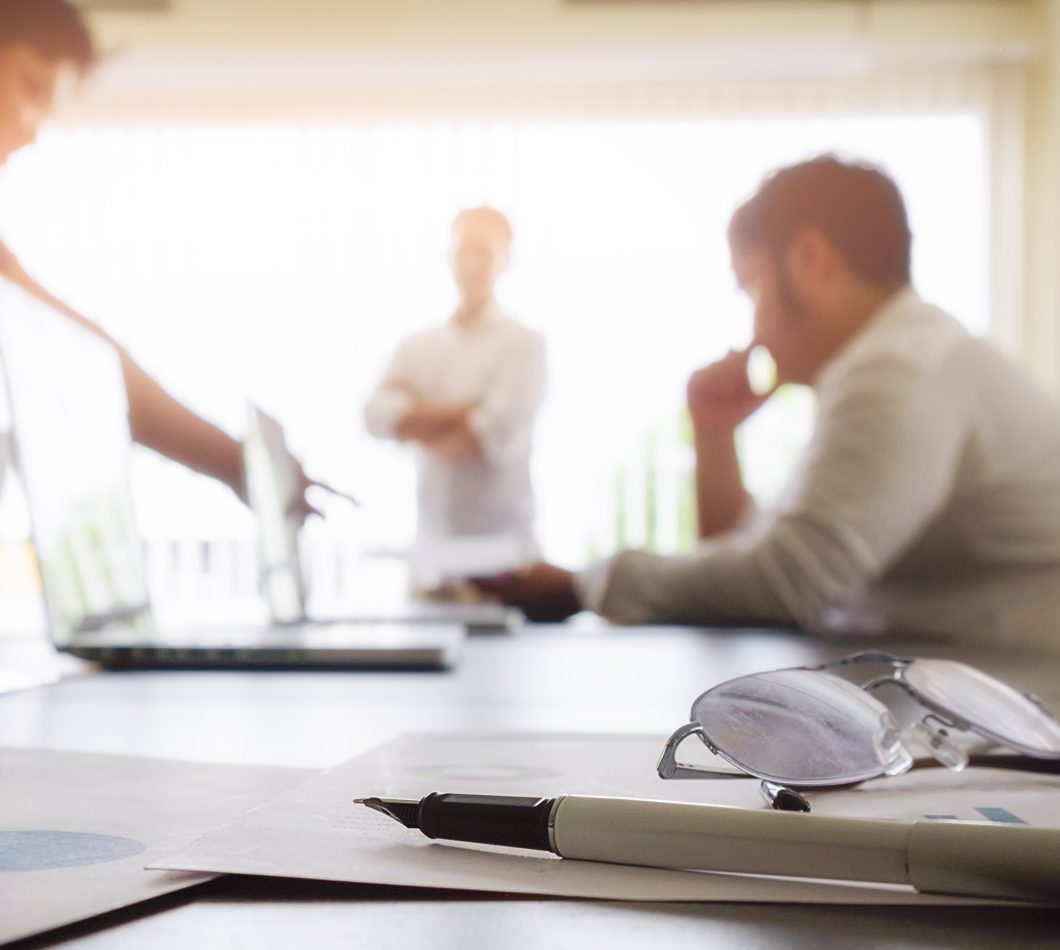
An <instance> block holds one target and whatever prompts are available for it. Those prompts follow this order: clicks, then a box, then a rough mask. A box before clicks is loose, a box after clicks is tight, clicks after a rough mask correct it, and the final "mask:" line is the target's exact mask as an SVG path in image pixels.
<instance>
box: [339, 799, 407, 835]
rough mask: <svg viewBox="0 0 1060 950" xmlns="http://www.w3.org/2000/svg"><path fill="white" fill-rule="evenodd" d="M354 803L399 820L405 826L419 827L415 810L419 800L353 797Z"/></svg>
mask: <svg viewBox="0 0 1060 950" xmlns="http://www.w3.org/2000/svg"><path fill="white" fill-rule="evenodd" d="M353 803H354V804H355V805H364V806H365V807H366V808H371V809H372V811H377V812H379V814H381V815H386V816H387V818H393V819H394V821H399V822H401V824H403V825H404V826H405V827H406V828H419V826H420V823H419V820H418V819H417V817H416V812H417V810H418V808H419V804H420V803H419V802H410V801H404V800H401V799H395V798H355V799H354V800H353Z"/></svg>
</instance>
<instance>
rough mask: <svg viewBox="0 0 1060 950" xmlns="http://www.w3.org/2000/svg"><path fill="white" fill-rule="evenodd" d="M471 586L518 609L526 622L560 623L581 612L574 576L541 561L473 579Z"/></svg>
mask: <svg viewBox="0 0 1060 950" xmlns="http://www.w3.org/2000/svg"><path fill="white" fill-rule="evenodd" d="M474 583H475V585H476V586H477V587H479V588H481V589H482V590H484V591H485V592H486V593H487V594H492V595H493V596H494V597H496V598H498V599H499V600H501V601H502V602H503V603H505V604H507V605H508V606H509V607H519V608H521V609H522V611H523V613H525V614H526V617H527V619H528V620H531V621H534V622H536V623H560V622H562V621H564V620H566V619H567V618H568V617H572V616H574V614H576V613H578V612H579V611H580V610H581V609H582V605H581V601H580V600H579V599H578V594H577V591H576V590H575V587H574V575H573V574H572V573H571V572H570V571H566V570H564V569H563V568H561V567H556V566H555V565H553V564H546V563H545V562H543V561H540V562H538V563H537V564H534V565H532V566H531V567H528V568H526V569H525V570H523V571H519V572H517V573H514V574H505V575H503V576H501V577H492V578H485V579H476V580H475V581H474Z"/></svg>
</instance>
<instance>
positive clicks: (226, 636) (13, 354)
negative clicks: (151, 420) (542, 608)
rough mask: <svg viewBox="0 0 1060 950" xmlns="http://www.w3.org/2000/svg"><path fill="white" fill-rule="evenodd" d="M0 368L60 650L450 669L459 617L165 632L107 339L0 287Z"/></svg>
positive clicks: (461, 632) (107, 661) (241, 664)
mask: <svg viewBox="0 0 1060 950" xmlns="http://www.w3.org/2000/svg"><path fill="white" fill-rule="evenodd" d="M0 367H2V369H3V376H4V379H5V381H6V393H7V398H8V401H9V406H8V411H9V413H10V422H11V428H12V434H13V449H14V456H15V462H16V467H17V470H18V471H19V473H20V475H21V478H22V482H23V488H24V491H25V494H26V499H27V502H28V508H29V515H30V522H31V525H32V537H33V544H34V547H35V549H36V552H37V558H38V561H39V564H40V573H41V583H42V587H43V594H44V605H45V612H46V616H47V623H48V630H49V635H50V636H51V639H52V641H53V642H54V644H55V646H56V647H57V648H58V649H59V650H61V651H64V652H67V653H71V654H73V655H75V656H79V657H82V658H84V659H89V660H95V661H98V662H100V663H102V664H104V665H105V666H108V667H118V668H121V667H139V668H142V667H151V668H159V667H177V668H180V667H189V668H219V667H226V668H231V667H238V668H248V667H263V668H265V667H267V668H286V667H299V668H301V667H309V666H314V667H316V666H320V667H339V668H362V667H368V668H375V667H383V668H410V667H411V668H432V669H438V668H446V667H449V666H451V665H452V664H453V663H454V662H455V661H456V659H457V658H458V656H459V653H460V650H461V647H462V644H463V641H464V637H465V629H464V627H463V626H462V625H461V624H459V623H455V622H452V623H442V622H439V623H415V624H402V623H376V624H370V623H358V624H340V623H328V624H312V623H289V624H283V625H271V626H269V627H265V628H262V627H241V628H236V627H218V628H215V629H198V630H165V629H159V627H158V626H157V625H156V624H155V622H154V619H153V617H152V613H151V606H150V600H149V596H148V584H147V570H146V566H145V562H144V554H143V543H142V539H141V537H140V534H139V530H138V527H137V524H136V518H135V514H134V510H133V503H132V495H131V491H130V460H131V450H132V441H131V437H130V433H129V422H128V402H127V399H126V392H125V384H124V378H123V375H122V369H121V362H120V359H119V356H118V353H117V351H116V349H115V348H114V347H113V346H112V345H111V344H110V343H108V342H107V341H105V340H104V339H102V338H101V337H99V336H98V335H96V334H94V333H92V332H91V331H89V330H86V329H84V328H83V327H81V326H79V325H77V324H76V323H74V322H73V321H72V320H69V319H68V318H66V317H64V316H62V315H60V314H59V313H57V312H56V311H54V310H52V309H51V308H50V307H48V306H46V305H44V304H42V303H40V302H38V301H37V300H35V299H34V298H32V297H30V296H29V295H27V294H25V293H24V292H23V291H22V290H20V289H18V288H16V287H11V286H5V287H0Z"/></svg>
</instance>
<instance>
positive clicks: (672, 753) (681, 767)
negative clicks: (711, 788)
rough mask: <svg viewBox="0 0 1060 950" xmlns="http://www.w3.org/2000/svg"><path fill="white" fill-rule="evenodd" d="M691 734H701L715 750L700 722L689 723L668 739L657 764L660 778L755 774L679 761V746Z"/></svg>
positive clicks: (736, 776) (711, 748)
mask: <svg viewBox="0 0 1060 950" xmlns="http://www.w3.org/2000/svg"><path fill="white" fill-rule="evenodd" d="M689 736H699V737H700V738H701V739H702V740H703V741H704V744H705V745H706V746H707V748H708V749H710V750H711V752H714V751H715V749H714V747H713V746H712V745H711V744H710V742H709V740H707V737H706V735H705V734H704V733H703V727H702V726H701V725H700V724H699V723H698V722H690V723H687V724H686V725H683V726H682V727H681V728H680V729H678V730H677V731H676V732H675V733H674V734H673V735H672V736H670V738H669V739H667V740H666V747H665V748H664V749H663V752H662V755H661V756H660V757H659V762H658V765H656V771H657V772H658V773H659V778H664V779H682V778H703V777H704V776H705V775H709V776H710V777H711V778H743V779H746V778H753V776H751V775H746V774H744V773H742V772H729V771H723V770H721V769H712V768H709V767H707V766H704V765H690V764H688V763H685V762H678V761H677V749H678V746H680V745H681V743H682V742H684V741H685V739H687V738H688V737H689Z"/></svg>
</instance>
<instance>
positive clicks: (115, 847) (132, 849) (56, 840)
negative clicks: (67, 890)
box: [0, 831, 147, 871]
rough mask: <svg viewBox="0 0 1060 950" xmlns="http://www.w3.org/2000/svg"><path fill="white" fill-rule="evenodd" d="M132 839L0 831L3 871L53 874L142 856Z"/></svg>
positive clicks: (140, 845)
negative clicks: (135, 855)
mask: <svg viewBox="0 0 1060 950" xmlns="http://www.w3.org/2000/svg"><path fill="white" fill-rule="evenodd" d="M146 850H147V845H145V844H144V843H143V842H142V841H135V840H133V839H132V838H119V837H117V836H115V835H96V834H90V833H88V832H84V831H0V871H53V870H55V869H57V868H80V867H85V866H86V865H90V864H106V863H107V862H108V861H120V860H122V858H129V857H132V856H133V855H134V854H142V853H143V852H144V851H146Z"/></svg>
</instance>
